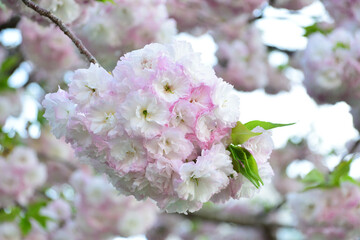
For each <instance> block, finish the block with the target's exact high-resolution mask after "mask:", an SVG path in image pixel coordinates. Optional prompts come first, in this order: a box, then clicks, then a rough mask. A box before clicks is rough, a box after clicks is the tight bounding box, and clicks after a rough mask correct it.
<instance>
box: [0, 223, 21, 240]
mask: <svg viewBox="0 0 360 240" xmlns="http://www.w3.org/2000/svg"><path fill="white" fill-rule="evenodd" d="M0 239H6V240H20V239H21V232H20V229H19V227H18V225H17V224H16V223H13V222H3V223H1V224H0Z"/></svg>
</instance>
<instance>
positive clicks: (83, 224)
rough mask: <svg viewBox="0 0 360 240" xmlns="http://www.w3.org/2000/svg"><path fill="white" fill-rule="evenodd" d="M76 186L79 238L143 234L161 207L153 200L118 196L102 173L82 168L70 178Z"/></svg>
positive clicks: (77, 231)
mask: <svg viewBox="0 0 360 240" xmlns="http://www.w3.org/2000/svg"><path fill="white" fill-rule="evenodd" d="M70 182H71V184H72V185H73V187H74V188H75V191H76V198H75V203H74V206H75V208H76V209H77V212H76V217H75V220H74V224H75V226H76V227H75V229H76V233H75V234H77V235H79V236H81V237H80V238H79V239H89V240H91V239H93V240H97V239H111V237H115V236H123V237H128V236H133V235H138V234H144V233H145V232H146V231H147V230H148V229H149V228H150V227H151V226H152V225H153V224H154V222H155V220H156V217H157V213H158V208H157V207H156V205H155V204H154V203H153V202H152V201H150V200H146V201H141V202H140V201H137V200H136V199H135V198H134V197H131V196H128V197H125V196H119V194H118V192H117V191H116V189H115V188H114V187H113V186H112V185H111V184H110V183H109V181H108V180H107V179H106V178H104V177H102V176H95V175H93V174H92V173H91V172H90V171H84V170H79V171H77V172H75V173H74V174H73V175H72V177H71V180H70Z"/></svg>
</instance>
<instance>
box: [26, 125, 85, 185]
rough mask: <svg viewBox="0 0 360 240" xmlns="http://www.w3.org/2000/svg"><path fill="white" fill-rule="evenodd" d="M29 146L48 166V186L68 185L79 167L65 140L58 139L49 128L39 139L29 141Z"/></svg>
mask: <svg viewBox="0 0 360 240" xmlns="http://www.w3.org/2000/svg"><path fill="white" fill-rule="evenodd" d="M27 145H28V146H29V147H31V148H32V149H34V150H35V151H36V152H37V153H38V155H39V157H40V158H41V160H42V162H44V163H45V164H46V169H47V173H48V174H47V175H48V178H47V181H46V183H47V184H48V185H55V184H61V183H67V182H68V181H69V179H70V176H71V174H72V173H73V171H75V170H76V169H77V168H78V167H79V162H78V161H77V159H76V158H75V154H74V150H73V149H72V148H71V146H70V144H67V143H66V142H65V141H64V139H56V138H55V137H54V135H53V134H51V132H50V129H49V127H48V126H47V127H46V128H45V127H44V128H42V132H41V136H40V138H38V139H31V138H30V139H28V141H27Z"/></svg>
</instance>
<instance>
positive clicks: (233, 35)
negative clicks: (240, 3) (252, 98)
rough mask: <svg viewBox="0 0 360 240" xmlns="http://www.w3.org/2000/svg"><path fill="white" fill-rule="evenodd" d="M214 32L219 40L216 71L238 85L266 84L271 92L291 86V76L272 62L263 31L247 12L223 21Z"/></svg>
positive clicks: (239, 87) (241, 87) (253, 87)
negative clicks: (250, 21)
mask: <svg viewBox="0 0 360 240" xmlns="http://www.w3.org/2000/svg"><path fill="white" fill-rule="evenodd" d="M211 34H212V36H213V37H214V40H215V41H216V43H217V44H218V50H217V52H216V57H217V59H218V64H217V65H216V66H215V71H216V74H217V75H218V76H219V77H221V78H223V79H224V80H225V81H226V82H228V83H230V84H232V85H234V87H235V89H237V90H240V91H253V90H256V89H259V88H266V89H268V91H267V92H268V93H278V92H279V91H282V90H288V89H289V80H288V79H287V78H286V77H285V76H284V75H283V74H282V73H281V72H280V71H277V70H276V69H275V68H273V67H272V66H270V64H269V63H268V59H267V49H266V47H265V45H264V43H263V42H262V39H261V34H260V31H259V30H258V29H257V28H256V26H255V25H254V24H249V23H248V19H247V17H246V16H241V17H238V18H236V19H234V20H232V21H229V22H226V23H224V24H221V25H220V24H219V26H218V27H217V28H215V29H213V30H212V32H211Z"/></svg>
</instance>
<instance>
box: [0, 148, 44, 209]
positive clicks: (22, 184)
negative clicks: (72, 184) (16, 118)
mask: <svg viewBox="0 0 360 240" xmlns="http://www.w3.org/2000/svg"><path fill="white" fill-rule="evenodd" d="M0 166H1V167H0V169H1V170H0V171H1V174H0V193H1V195H0V196H1V197H0V206H2V207H7V206H11V205H13V204H14V203H15V202H17V203H19V204H21V205H25V204H27V202H28V200H29V199H30V198H31V197H32V196H33V194H34V192H35V190H36V188H38V187H40V186H42V185H43V184H44V183H45V180H46V167H45V165H44V164H42V163H39V161H38V158H37V155H36V153H35V151H34V150H33V149H31V148H27V147H20V146H19V147H15V148H14V149H13V150H12V151H11V153H10V154H9V155H8V156H6V158H4V157H0Z"/></svg>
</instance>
